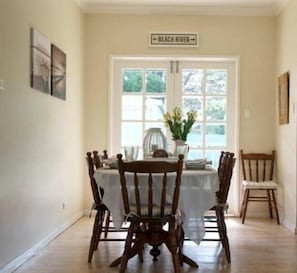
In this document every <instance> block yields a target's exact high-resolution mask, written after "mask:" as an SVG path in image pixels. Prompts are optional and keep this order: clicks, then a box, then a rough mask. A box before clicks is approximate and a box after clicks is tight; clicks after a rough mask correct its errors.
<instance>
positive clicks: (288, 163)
mask: <svg viewBox="0 0 297 273" xmlns="http://www.w3.org/2000/svg"><path fill="white" fill-rule="evenodd" d="M296 13H297V1H296V0H291V1H290V2H289V4H288V6H287V7H286V8H285V9H284V10H283V12H282V13H281V15H280V16H279V17H278V20H277V69H276V71H277V75H280V74H282V73H284V72H287V71H288V72H289V74H290V106H289V109H290V114H289V124H287V125H281V126H280V125H278V119H276V147H277V151H278V180H279V182H280V183H281V185H282V189H283V194H282V199H283V200H282V203H283V215H284V219H285V220H284V225H286V226H287V227H289V228H290V229H291V230H294V231H295V233H297V230H296V221H297V219H296V217H297V216H296V213H297V211H296V200H297V196H296V163H297V162H296V155H297V154H296V110H295V112H294V108H295V109H296V86H297V51H296V48H297V37H296V34H295V31H294V30H295V29H296V28H297V17H296ZM276 109H278V105H277V104H276ZM277 113H278V112H277Z"/></svg>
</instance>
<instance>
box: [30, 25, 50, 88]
mask: <svg viewBox="0 0 297 273" xmlns="http://www.w3.org/2000/svg"><path fill="white" fill-rule="evenodd" d="M50 78H51V43H50V41H49V40H48V39H47V38H46V37H45V36H44V35H42V34H41V33H40V32H39V31H37V30H36V29H34V28H31V87H32V88H34V89H37V90H39V91H42V92H44V93H49V91H50V84H51V83H50Z"/></svg>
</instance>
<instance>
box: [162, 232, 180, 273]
mask: <svg viewBox="0 0 297 273" xmlns="http://www.w3.org/2000/svg"><path fill="white" fill-rule="evenodd" d="M170 229H171V230H170ZM165 244H166V246H167V248H168V249H169V251H170V253H171V257H172V262H173V267H174V273H180V266H181V262H180V253H179V252H178V247H179V245H180V242H179V238H178V232H177V231H176V230H174V229H173V228H172V227H169V239H168V241H167V242H165Z"/></svg>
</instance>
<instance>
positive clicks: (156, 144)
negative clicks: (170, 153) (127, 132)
mask: <svg viewBox="0 0 297 273" xmlns="http://www.w3.org/2000/svg"><path fill="white" fill-rule="evenodd" d="M157 149H163V150H165V151H167V139H166V137H165V135H164V134H163V132H162V130H161V128H150V129H148V130H146V133H145V136H144V139H143V156H144V157H150V156H152V154H153V152H154V151H155V150H157Z"/></svg>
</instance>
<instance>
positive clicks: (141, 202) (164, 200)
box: [117, 154, 183, 218]
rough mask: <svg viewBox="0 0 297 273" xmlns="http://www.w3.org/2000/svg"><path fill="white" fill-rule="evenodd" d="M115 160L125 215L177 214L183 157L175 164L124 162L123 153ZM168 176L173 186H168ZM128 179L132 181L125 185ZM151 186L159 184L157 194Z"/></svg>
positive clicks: (146, 161)
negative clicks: (169, 198) (171, 178)
mask: <svg viewBox="0 0 297 273" xmlns="http://www.w3.org/2000/svg"><path fill="white" fill-rule="evenodd" d="M117 158H118V166H119V174H120V180H121V186H122V197H123V203H124V210H125V214H126V215H131V213H133V214H137V216H138V217H145V218H153V217H156V218H157V217H163V216H166V215H174V214H175V213H176V210H177V207H178V200H179V191H180V183H181V175H182V169H183V155H179V159H178V160H177V161H166V160H164V161H160V160H155V161H154V160H138V161H129V162H124V161H123V160H122V154H118V155H117ZM129 173H130V174H129ZM169 173H170V176H171V174H172V175H173V178H174V184H172V185H169V183H168V175H167V174H169ZM128 176H129V177H128ZM128 179H131V180H129V182H128ZM154 183H158V184H157V185H156V186H157V188H158V189H160V191H158V192H159V193H158V194H157V192H156V190H154V185H153V184H154ZM170 183H171V181H170ZM171 190H172V191H171ZM170 191H171V192H170ZM129 193H130V194H129ZM169 196H170V197H172V200H168V197H169Z"/></svg>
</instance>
